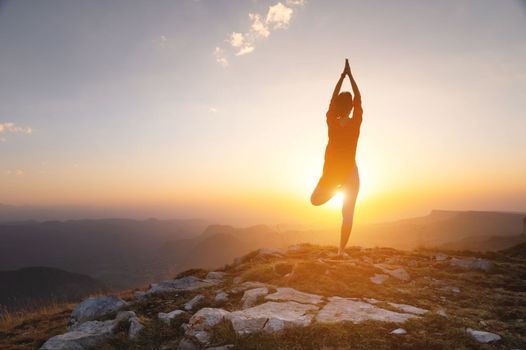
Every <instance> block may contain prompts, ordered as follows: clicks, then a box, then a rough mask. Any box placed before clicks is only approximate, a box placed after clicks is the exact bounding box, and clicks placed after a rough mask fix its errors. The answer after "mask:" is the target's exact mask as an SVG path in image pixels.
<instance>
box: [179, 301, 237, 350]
mask: <svg viewBox="0 0 526 350" xmlns="http://www.w3.org/2000/svg"><path fill="white" fill-rule="evenodd" d="M229 314H230V313H229V312H228V311H225V310H223V309H215V308H209V307H207V308H203V309H201V310H199V311H197V312H196V313H195V314H194V315H193V316H192V317H191V318H190V321H188V324H187V325H186V327H185V329H186V332H185V334H186V335H187V336H190V337H193V338H195V339H196V340H197V341H198V342H199V343H201V344H204V345H206V344H208V342H209V340H210V335H209V334H208V331H210V329H211V328H212V327H214V326H215V325H217V324H218V323H219V322H221V321H223V320H224V319H225V318H226V317H227V316H228V315H229Z"/></svg>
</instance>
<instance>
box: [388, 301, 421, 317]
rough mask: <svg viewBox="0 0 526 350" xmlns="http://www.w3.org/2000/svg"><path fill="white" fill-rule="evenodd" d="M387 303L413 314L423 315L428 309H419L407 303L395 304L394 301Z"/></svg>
mask: <svg viewBox="0 0 526 350" xmlns="http://www.w3.org/2000/svg"><path fill="white" fill-rule="evenodd" d="M389 305H391V306H393V307H396V308H397V309H400V310H402V311H403V312H405V313H409V314H413V315H423V314H425V313H426V312H428V311H429V310H426V309H421V308H419V307H416V306H411V305H407V304H395V303H389Z"/></svg>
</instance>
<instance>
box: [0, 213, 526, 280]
mask: <svg viewBox="0 0 526 350" xmlns="http://www.w3.org/2000/svg"><path fill="white" fill-rule="evenodd" d="M523 217H524V214H517V213H497V212H474V211H468V212H461V211H433V212H431V213H430V214H429V215H426V216H422V217H417V218H411V219H404V220H400V221H396V222H387V223H382V224H374V225H365V226H357V227H356V229H355V230H354V231H353V234H352V235H351V240H350V243H351V244H353V245H359V246H364V247H374V246H383V247H386V246H390V247H393V248H397V249H414V248H417V247H427V248H437V247H438V248H440V249H456V250H473V251H496V250H501V249H506V248H509V247H512V246H514V245H516V244H519V243H522V242H526V235H520V233H521V232H522V220H523ZM338 237H339V228H338V227H334V229H316V230H314V229H305V228H304V229H301V230H300V229H290V228H289V229H284V228H283V227H281V226H278V227H274V226H268V225H255V226H249V227H233V226H228V225H208V224H207V223H206V222H205V221H202V220H155V219H150V220H142V221H141V220H128V219H101V220H69V221H48V222H34V221H24V222H16V223H13V222H12V223H3V224H1V223H0V269H3V270H13V269H19V268H22V267H28V266H49V267H54V268H59V269H65V270H67V271H71V272H76V273H81V274H86V275H89V276H91V277H93V278H95V279H97V280H100V281H102V282H104V283H105V284H106V285H107V286H108V287H110V288H112V289H115V290H123V289H129V288H134V287H137V286H141V285H144V284H147V283H152V282H155V281H158V280H160V279H163V278H166V277H169V276H173V275H174V274H176V273H178V272H181V271H184V270H186V269H189V268H194V267H201V268H214V267H216V266H219V265H223V264H226V263H229V262H230V261H232V259H234V258H235V257H236V256H240V255H243V254H246V253H248V252H250V251H252V250H254V249H257V248H259V247H262V246H265V247H272V248H277V249H284V248H286V247H287V246H289V245H292V244H297V243H300V242H310V243H313V244H322V245H323V244H334V242H336V241H337V240H338ZM27 242H31V244H28V243H27ZM218 247H220V249H218Z"/></svg>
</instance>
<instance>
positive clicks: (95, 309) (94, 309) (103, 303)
mask: <svg viewBox="0 0 526 350" xmlns="http://www.w3.org/2000/svg"><path fill="white" fill-rule="evenodd" d="M126 305H128V303H126V302H125V301H124V300H122V299H121V298H118V297H116V296H114V295H110V296H100V297H95V298H88V299H85V300H84V301H82V302H81V303H80V304H78V305H77V306H76V307H75V309H74V310H73V312H72V313H71V316H70V319H69V323H68V330H74V329H76V328H77V327H78V326H79V325H80V324H82V323H83V322H86V321H92V320H96V319H97V318H100V317H102V316H105V315H107V314H109V313H112V312H115V311H117V310H119V309H120V308H122V307H124V306H126Z"/></svg>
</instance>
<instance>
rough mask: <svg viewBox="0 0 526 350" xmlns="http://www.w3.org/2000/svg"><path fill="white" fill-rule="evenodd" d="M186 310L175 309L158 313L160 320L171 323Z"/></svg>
mask: <svg viewBox="0 0 526 350" xmlns="http://www.w3.org/2000/svg"><path fill="white" fill-rule="evenodd" d="M184 313H185V312H184V311H183V310H173V311H170V312H166V313H165V312H159V313H158V314H157V317H158V318H159V320H161V321H163V322H164V323H166V324H170V322H172V320H173V319H174V318H176V317H177V316H179V315H182V314H184Z"/></svg>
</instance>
